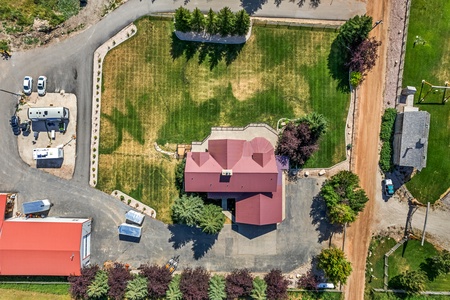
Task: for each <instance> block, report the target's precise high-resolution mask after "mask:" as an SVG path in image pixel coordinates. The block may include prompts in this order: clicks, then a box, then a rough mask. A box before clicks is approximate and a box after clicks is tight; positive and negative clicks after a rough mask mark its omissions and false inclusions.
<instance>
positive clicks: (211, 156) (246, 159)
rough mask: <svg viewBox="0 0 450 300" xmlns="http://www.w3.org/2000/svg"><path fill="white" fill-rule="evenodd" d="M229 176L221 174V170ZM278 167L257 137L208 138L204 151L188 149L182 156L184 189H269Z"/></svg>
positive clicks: (273, 188)
mask: <svg viewBox="0 0 450 300" xmlns="http://www.w3.org/2000/svg"><path fill="white" fill-rule="evenodd" d="M225 170H228V171H231V173H232V175H231V176H229V175H227V176H225V175H222V171H225ZM277 176H278V169H277V165H276V159H275V155H274V152H273V147H272V145H271V144H270V142H269V141H267V140H266V139H264V138H261V137H258V138H254V139H253V140H251V141H244V140H230V139H227V140H210V141H209V142H208V152H190V153H188V155H187V159H186V168H185V190H186V191H187V192H248V193H252V192H273V191H276V189H277Z"/></svg>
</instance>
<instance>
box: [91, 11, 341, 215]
mask: <svg viewBox="0 0 450 300" xmlns="http://www.w3.org/2000/svg"><path fill="white" fill-rule="evenodd" d="M136 25H137V27H138V31H137V34H136V36H135V37H133V38H131V39H130V40H128V41H127V42H125V43H124V44H122V45H120V46H118V47H117V48H115V49H113V50H112V51H111V52H110V53H109V54H108V55H107V56H106V58H105V61H104V63H103V93H102V111H101V113H102V120H101V132H100V148H99V153H100V155H99V156H100V157H99V175H98V176H99V177H98V184H97V187H98V188H99V189H101V190H104V191H106V192H111V191H112V190H114V189H120V190H122V191H123V192H125V193H128V194H130V195H131V196H133V197H135V198H137V199H139V200H141V201H143V202H144V203H146V204H148V205H150V206H151V207H153V208H154V209H155V210H156V211H157V214H158V217H157V218H158V219H160V220H162V221H164V222H171V219H170V211H169V208H170V204H171V203H172V201H173V199H174V197H176V195H177V191H176V189H175V186H174V184H173V182H174V166H175V164H176V162H174V161H172V160H170V159H169V158H165V157H164V156H163V155H161V154H159V153H157V152H156V151H155V150H154V142H155V141H156V142H158V144H159V145H160V146H162V148H164V149H166V150H169V151H175V150H176V144H183V143H191V142H192V141H201V140H203V139H204V138H205V137H206V136H207V135H208V134H209V133H210V128H211V127H212V126H245V125H247V124H249V123H255V122H265V123H267V124H269V125H271V126H273V127H275V126H276V122H277V121H278V120H279V119H280V118H282V117H287V118H295V117H299V116H301V115H303V114H305V113H308V112H311V111H316V112H319V113H321V114H324V115H325V117H326V118H327V119H328V121H329V130H328V133H327V134H326V135H325V136H324V137H323V139H322V140H321V143H320V150H319V152H317V153H316V154H315V155H314V156H313V157H312V158H311V160H310V161H309V162H308V163H307V166H308V167H329V166H331V165H334V164H336V163H337V162H339V161H342V160H343V159H345V141H344V130H345V118H346V115H347V110H348V105H349V95H348V94H345V93H342V92H338V91H337V82H336V81H334V80H332V79H331V78H330V75H329V71H328V66H327V58H328V54H329V52H330V45H331V43H332V41H333V40H334V38H335V37H336V33H335V32H333V31H325V30H314V31H311V29H302V28H283V27H279V28H270V27H258V26H256V27H254V28H253V33H252V37H251V38H250V40H249V41H248V42H247V43H246V44H245V45H243V46H239V45H238V46H232V45H228V46H226V45H214V44H199V43H186V42H181V41H179V40H178V39H176V38H174V37H173V34H172V30H173V25H172V23H171V22H170V21H161V20H153V19H151V18H143V19H141V20H139V21H137V22H136ZM331 64H333V62H331Z"/></svg>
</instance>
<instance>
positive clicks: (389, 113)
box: [380, 108, 397, 172]
mask: <svg viewBox="0 0 450 300" xmlns="http://www.w3.org/2000/svg"><path fill="white" fill-rule="evenodd" d="M396 117H397V110H396V109H395V108H388V109H386V110H385V112H384V114H383V117H382V120H381V130H380V139H381V141H382V142H383V146H382V147H381V152H380V168H381V170H383V171H384V172H390V171H392V169H393V168H394V164H393V162H392V154H393V153H392V142H393V139H394V126H395V118H396Z"/></svg>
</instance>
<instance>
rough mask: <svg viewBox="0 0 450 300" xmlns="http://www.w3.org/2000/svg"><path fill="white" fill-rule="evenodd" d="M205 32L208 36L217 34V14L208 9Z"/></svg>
mask: <svg viewBox="0 0 450 300" xmlns="http://www.w3.org/2000/svg"><path fill="white" fill-rule="evenodd" d="M205 26H206V32H207V33H209V34H216V33H217V14H216V13H215V12H214V11H213V10H212V8H210V9H209V11H208V14H207V15H206V25H205Z"/></svg>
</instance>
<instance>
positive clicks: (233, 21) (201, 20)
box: [175, 7, 250, 36]
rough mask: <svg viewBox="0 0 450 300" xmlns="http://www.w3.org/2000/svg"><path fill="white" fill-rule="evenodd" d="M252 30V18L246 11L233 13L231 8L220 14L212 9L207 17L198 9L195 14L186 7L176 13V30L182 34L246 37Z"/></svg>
mask: <svg viewBox="0 0 450 300" xmlns="http://www.w3.org/2000/svg"><path fill="white" fill-rule="evenodd" d="M249 28H250V16H249V15H248V14H247V12H246V11H245V10H243V9H242V10H240V11H238V12H237V13H233V12H232V11H231V9H230V8H229V7H224V8H222V9H221V10H220V11H219V12H218V13H216V12H214V11H213V10H212V9H210V10H209V11H208V14H207V15H206V16H205V15H203V13H202V12H201V11H200V10H199V9H198V8H196V9H195V10H194V11H193V12H191V11H189V10H188V9H186V8H184V7H180V8H178V9H177V10H176V11H175V29H176V30H178V31H181V32H188V31H194V32H203V31H206V32H207V33H209V34H220V35H222V36H227V35H245V34H246V33H247V32H248V30H249Z"/></svg>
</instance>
